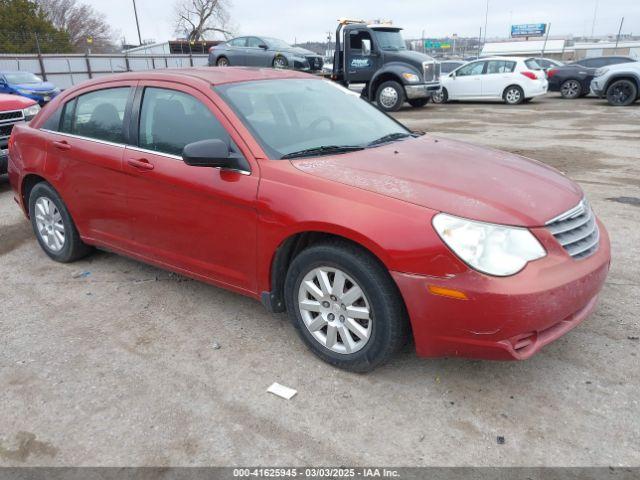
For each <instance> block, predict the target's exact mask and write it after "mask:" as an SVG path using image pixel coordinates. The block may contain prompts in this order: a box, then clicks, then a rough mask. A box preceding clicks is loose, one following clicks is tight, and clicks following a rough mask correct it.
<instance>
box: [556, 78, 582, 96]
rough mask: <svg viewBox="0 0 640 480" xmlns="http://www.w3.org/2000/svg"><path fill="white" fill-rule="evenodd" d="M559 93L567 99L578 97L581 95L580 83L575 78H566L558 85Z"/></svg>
mask: <svg viewBox="0 0 640 480" xmlns="http://www.w3.org/2000/svg"><path fill="white" fill-rule="evenodd" d="M560 95H562V98H568V99H569V100H574V99H576V98H579V97H580V96H582V85H580V82H579V81H577V80H567V81H565V82H563V83H562V85H560Z"/></svg>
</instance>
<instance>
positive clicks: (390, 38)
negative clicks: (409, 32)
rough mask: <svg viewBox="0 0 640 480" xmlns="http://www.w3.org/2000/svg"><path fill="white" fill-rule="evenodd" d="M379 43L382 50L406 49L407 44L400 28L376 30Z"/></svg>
mask: <svg viewBox="0 0 640 480" xmlns="http://www.w3.org/2000/svg"><path fill="white" fill-rule="evenodd" d="M374 33H375V36H376V40H378V45H380V48H381V49H382V50H395V51H398V50H406V49H407V45H406V44H405V43H404V39H403V38H402V35H401V34H400V31H399V30H374Z"/></svg>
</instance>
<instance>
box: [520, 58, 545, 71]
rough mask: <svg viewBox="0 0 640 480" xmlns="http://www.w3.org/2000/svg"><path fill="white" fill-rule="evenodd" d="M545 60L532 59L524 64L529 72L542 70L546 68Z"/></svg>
mask: <svg viewBox="0 0 640 480" xmlns="http://www.w3.org/2000/svg"><path fill="white" fill-rule="evenodd" d="M544 62H545V60H541V59H539V58H538V59H536V58H530V59H528V60H525V61H524V64H525V65H526V66H527V68H528V69H529V70H542V69H543V68H546V67H545V66H544V65H545V64H544Z"/></svg>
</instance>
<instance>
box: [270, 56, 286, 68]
mask: <svg viewBox="0 0 640 480" xmlns="http://www.w3.org/2000/svg"><path fill="white" fill-rule="evenodd" d="M273 67H274V68H287V61H286V60H285V59H284V58H283V57H276V59H275V60H274V61H273Z"/></svg>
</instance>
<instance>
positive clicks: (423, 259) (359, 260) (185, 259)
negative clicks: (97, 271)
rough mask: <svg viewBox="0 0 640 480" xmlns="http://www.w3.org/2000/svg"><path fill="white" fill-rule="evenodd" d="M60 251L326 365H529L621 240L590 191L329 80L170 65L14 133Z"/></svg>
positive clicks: (33, 194)
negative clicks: (305, 350)
mask: <svg viewBox="0 0 640 480" xmlns="http://www.w3.org/2000/svg"><path fill="white" fill-rule="evenodd" d="M9 179H10V182H11V185H12V187H13V189H14V190H15V194H16V199H17V200H18V202H19V204H20V206H21V207H22V209H23V210H24V213H25V214H26V215H27V216H28V218H29V219H30V220H31V223H32V225H33V230H34V233H35V236H36V238H37V240H38V242H39V243H40V246H41V247H42V249H43V250H44V252H45V253H46V254H47V255H48V256H49V257H51V258H52V259H54V260H56V261H59V262H71V261H73V260H76V259H78V258H81V257H83V256H84V255H87V254H88V253H89V252H90V251H91V246H96V247H99V248H105V249H108V250H111V251H115V252H120V253H122V254H124V255H128V256H131V257H134V258H137V259H139V260H141V261H144V262H147V263H151V264H154V265H157V266H159V267H161V268H166V269H169V270H173V271H175V272H178V273H181V274H184V275H187V276H190V277H193V278H195V279H199V280H203V281H205V282H209V283H212V284H213V285H217V286H220V287H223V288H227V289H230V290H233V291H235V292H238V293H241V294H243V295H247V296H249V297H251V298H254V299H260V300H262V302H263V304H264V305H265V307H266V308H268V309H270V310H272V311H277V312H281V311H285V310H286V311H288V313H289V316H290V318H291V321H292V322H293V325H294V326H295V328H296V329H297V331H298V332H299V334H300V336H301V338H302V339H303V341H304V342H305V343H306V344H307V345H308V346H309V347H310V349H311V350H312V351H313V352H314V353H315V354H316V355H318V356H319V357H320V358H322V359H323V360H325V361H327V362H328V363H330V364H332V365H335V366H338V367H341V368H345V369H350V370H354V371H368V370H371V369H373V368H374V367H376V366H378V365H380V364H381V363H382V362H384V361H386V360H388V359H389V358H391V357H392V355H393V353H394V352H396V351H397V350H398V349H399V348H400V347H401V346H402V345H403V344H404V342H405V340H406V339H407V336H408V335H409V334H410V333H412V335H413V338H414V343H415V346H416V348H417V352H418V354H419V355H421V356H431V357H433V356H468V357H475V358H489V359H503V360H506V359H525V358H528V357H530V356H531V355H533V354H534V353H536V352H537V351H539V350H540V348H541V347H543V346H544V345H546V344H547V343H549V342H551V341H553V340H555V339H556V338H558V337H560V336H561V335H563V334H564V333H566V332H567V331H568V330H570V329H571V328H573V327H575V326H576V325H577V324H579V323H580V322H581V321H582V320H584V318H585V317H587V316H588V315H589V314H590V313H591V312H592V311H593V310H594V308H595V305H596V300H597V296H598V292H599V291H600V289H601V288H602V285H603V283H604V281H605V277H606V276H607V272H608V270H609V262H610V245H609V238H608V235H607V232H606V230H605V228H604V226H603V225H602V223H600V221H599V220H598V219H597V218H596V216H595V215H594V213H593V211H592V209H591V207H590V206H589V204H588V203H587V201H586V200H585V198H584V193H583V192H582V190H581V189H580V187H579V186H578V185H577V184H575V183H574V182H572V181H571V180H569V179H568V178H567V177H566V176H565V175H563V174H561V173H560V172H557V171H555V170H554V169H552V168H550V167H548V166H546V165H543V164H541V163H539V162H536V161H532V160H528V159H526V158H523V157H520V156H518V155H513V154H509V153H505V152H499V151H496V150H493V149H487V148H484V147H479V146H473V145H470V144H467V143H463V142H459V141H455V140H449V139H444V138H440V139H439V138H435V137H433V136H431V135H428V134H422V135H421V134H418V133H413V132H411V131H410V130H408V129H407V128H405V127H404V126H402V125H401V124H400V123H398V122H397V121H395V120H394V119H393V118H391V117H389V116H387V115H386V114H384V113H383V112H381V111H379V110H378V109H377V108H376V107H375V106H373V105H372V104H370V103H369V102H367V101H366V100H363V99H362V98H361V97H360V95H358V94H356V93H354V92H351V91H349V90H348V89H345V88H343V87H341V86H339V85H336V84H335V83H333V82H330V81H328V80H324V79H321V78H320V77H315V76H310V75H307V74H304V73H300V72H294V71H290V70H286V71H284V70H273V69H219V68H197V69H188V70H174V71H170V70H162V71H160V70H158V71H154V72H135V73H127V74H118V75H114V76H110V77H102V78H99V79H94V80H92V81H89V82H85V83H82V84H81V85H78V86H75V87H72V88H70V89H69V90H66V91H65V92H64V93H63V94H62V95H60V96H59V97H57V98H56V99H55V100H54V101H53V102H52V103H51V104H50V105H48V106H47V108H46V109H43V110H42V112H41V113H40V114H39V115H38V116H37V117H36V118H35V119H34V120H32V121H31V122H30V123H29V124H24V125H18V126H16V127H14V131H13V136H12V142H11V146H10V162H9Z"/></svg>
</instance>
